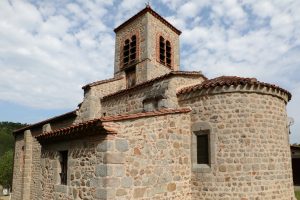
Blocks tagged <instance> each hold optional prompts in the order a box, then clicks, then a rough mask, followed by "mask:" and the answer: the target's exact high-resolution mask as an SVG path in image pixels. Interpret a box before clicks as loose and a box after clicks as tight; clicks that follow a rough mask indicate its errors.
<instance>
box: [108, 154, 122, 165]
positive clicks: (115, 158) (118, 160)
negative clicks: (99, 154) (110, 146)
mask: <svg viewBox="0 0 300 200" xmlns="http://www.w3.org/2000/svg"><path fill="white" fill-rule="evenodd" d="M103 162H104V163H107V164H123V163H124V162H125V155H124V154H123V153H106V154H105V155H104V159H103Z"/></svg>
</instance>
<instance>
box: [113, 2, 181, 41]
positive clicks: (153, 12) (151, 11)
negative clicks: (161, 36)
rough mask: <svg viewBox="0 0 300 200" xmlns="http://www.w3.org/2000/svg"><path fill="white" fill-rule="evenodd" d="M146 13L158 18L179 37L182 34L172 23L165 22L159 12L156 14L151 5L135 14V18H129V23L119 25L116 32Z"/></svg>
mask: <svg viewBox="0 0 300 200" xmlns="http://www.w3.org/2000/svg"><path fill="white" fill-rule="evenodd" d="M146 13H150V14H151V15H153V16H154V17H156V18H157V19H158V20H160V21H161V22H162V23H164V24H165V25H166V26H168V27H169V28H170V29H172V30H173V31H174V32H175V33H177V34H178V35H180V34H181V31H180V30H178V29H177V28H175V27H174V26H173V25H172V24H171V23H169V22H168V21H167V20H165V19H164V18H163V17H162V16H160V15H159V14H158V13H157V12H155V11H154V10H153V9H152V8H151V7H150V5H147V6H146V7H145V8H144V9H143V10H141V11H140V12H138V13H137V14H135V15H134V16H132V17H131V18H129V19H128V20H127V21H125V22H124V23H122V24H121V25H119V26H118V27H117V28H115V29H114V31H115V32H118V31H119V30H121V29H122V28H123V27H125V26H126V25H128V24H130V23H131V22H132V21H134V20H135V19H137V18H138V17H140V16H142V15H144V14H146Z"/></svg>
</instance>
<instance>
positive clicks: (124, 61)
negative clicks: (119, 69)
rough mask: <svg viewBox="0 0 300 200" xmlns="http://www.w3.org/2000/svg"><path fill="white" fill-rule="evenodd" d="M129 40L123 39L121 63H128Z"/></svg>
mask: <svg viewBox="0 0 300 200" xmlns="http://www.w3.org/2000/svg"><path fill="white" fill-rule="evenodd" d="M129 43H130V41H129V40H125V44H124V49H123V63H124V65H127V64H128V63H129V47H130V44H129Z"/></svg>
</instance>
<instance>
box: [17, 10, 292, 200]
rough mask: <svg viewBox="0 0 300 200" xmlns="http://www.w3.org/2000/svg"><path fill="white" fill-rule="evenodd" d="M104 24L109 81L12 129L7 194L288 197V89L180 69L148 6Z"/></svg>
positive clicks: (185, 199)
mask: <svg viewBox="0 0 300 200" xmlns="http://www.w3.org/2000/svg"><path fill="white" fill-rule="evenodd" d="M114 31H115V33H116V42H115V64H114V76H113V78H110V79H107V80H101V81H96V82H93V83H90V84H87V85H85V86H83V87H82V89H83V91H84V97H83V101H82V102H81V103H80V104H79V105H78V108H77V109H76V110H74V111H72V112H69V113H65V114H63V115H60V116H57V117H54V118H51V119H47V120H44V121H41V122H38V123H35V124H32V125H29V126H27V127H24V128H21V129H19V130H16V131H15V132H14V137H15V154H14V169H13V170H14V174H13V191H12V192H13V195H12V199H13V200H35V199H45V200H51V199H57V200H58V199H75V200H79V199H84V200H91V199H99V200H104V199H109V200H113V199H120V200H122V199H144V200H146V199H147V200H151V199H160V200H167V199H178V200H201V199H203V200H204V199H206V200H208V199H209V200H218V199H220V200H254V199H255V200H269V199H272V200H274V199H276V200H295V196H294V190H293V180H292V168H291V153H290V147H289V133H288V127H287V113H286V104H287V102H288V101H289V100H290V99H291V94H290V93H289V92H288V91H286V90H284V89H282V88H280V87H278V86H275V85H273V84H268V83H263V82H260V81H258V80H257V79H255V78H243V77H236V76H221V77H217V78H214V79H208V78H207V77H205V76H204V75H203V74H202V73H200V72H195V71H180V52H179V36H180V34H181V32H180V31H179V30H178V29H177V28H176V27H174V26H173V25H171V24H170V23H169V22H168V21H166V20H165V19H164V18H163V17H162V16H161V15H159V14H158V13H157V12H155V11H154V10H153V9H152V8H151V7H150V6H146V7H145V8H144V9H143V10H141V11H140V12H138V13H137V14H136V15H134V16H132V17H131V18H130V19H128V20H127V21H125V22H124V23H123V24H121V25H120V26H118V27H117V28H116V29H115V30H114ZM183 59H184V58H183Z"/></svg>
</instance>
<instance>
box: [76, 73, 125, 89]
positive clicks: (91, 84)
mask: <svg viewBox="0 0 300 200" xmlns="http://www.w3.org/2000/svg"><path fill="white" fill-rule="evenodd" d="M123 78H124V77H123V76H120V77H116V78H109V79H105V80H101V81H95V82H92V83H89V84H86V85H85V86H83V87H82V89H86V88H90V87H92V86H95V85H100V84H103V83H109V82H113V81H117V80H121V79H123Z"/></svg>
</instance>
